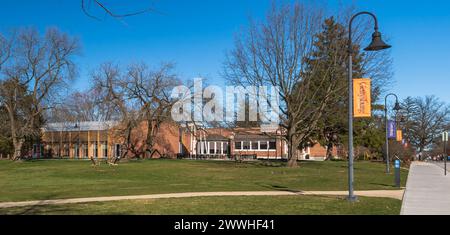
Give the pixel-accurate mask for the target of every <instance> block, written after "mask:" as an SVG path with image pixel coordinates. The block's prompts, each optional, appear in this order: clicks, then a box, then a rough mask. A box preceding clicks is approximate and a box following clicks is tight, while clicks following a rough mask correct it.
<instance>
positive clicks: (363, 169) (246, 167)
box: [0, 160, 406, 202]
mask: <svg viewBox="0 0 450 235" xmlns="http://www.w3.org/2000/svg"><path fill="white" fill-rule="evenodd" d="M384 167H385V166H384V165H383V164H379V163H370V162H356V163H355V189H356V190H377V189H388V190H389V189H396V188H394V187H393V183H394V177H393V175H386V174H385V173H384V172H385V170H384ZM402 174H403V177H402V179H403V183H402V184H403V185H405V180H406V171H403V172H402ZM271 190H295V191H302V190H330V191H332V190H347V163H346V162H304V163H301V166H300V167H299V168H295V169H290V168H286V167H284V164H283V163H263V162H255V163H234V162H206V161H187V160H148V161H133V162H127V163H122V164H121V165H119V166H117V167H110V166H107V165H102V166H100V167H97V168H94V167H92V166H91V164H90V162H88V161H69V160H49V161H36V162H10V161H0V202H9V201H26V200H46V199H65V198H79V197H95V196H125V195H143V194H157V193H177V192H213V191H271Z"/></svg>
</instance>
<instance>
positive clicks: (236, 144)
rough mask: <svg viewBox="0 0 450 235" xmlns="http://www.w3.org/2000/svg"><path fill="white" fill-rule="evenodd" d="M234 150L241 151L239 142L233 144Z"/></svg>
mask: <svg viewBox="0 0 450 235" xmlns="http://www.w3.org/2000/svg"><path fill="white" fill-rule="evenodd" d="M234 148H235V149H236V150H241V149H242V142H241V141H236V142H234Z"/></svg>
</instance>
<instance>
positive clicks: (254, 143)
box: [252, 141, 259, 150]
mask: <svg viewBox="0 0 450 235" xmlns="http://www.w3.org/2000/svg"><path fill="white" fill-rule="evenodd" d="M252 150H259V146H258V141H252Z"/></svg>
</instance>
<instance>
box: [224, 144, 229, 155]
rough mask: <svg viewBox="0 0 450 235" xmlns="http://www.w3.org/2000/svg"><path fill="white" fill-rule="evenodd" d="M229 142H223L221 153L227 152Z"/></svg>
mask: <svg viewBox="0 0 450 235" xmlns="http://www.w3.org/2000/svg"><path fill="white" fill-rule="evenodd" d="M228 149H229V144H228V143H223V154H228V153H229V152H228Z"/></svg>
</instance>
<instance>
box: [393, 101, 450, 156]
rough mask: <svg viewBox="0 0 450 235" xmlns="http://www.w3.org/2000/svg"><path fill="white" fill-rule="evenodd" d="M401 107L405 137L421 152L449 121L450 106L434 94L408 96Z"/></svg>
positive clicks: (431, 142)
mask: <svg viewBox="0 0 450 235" xmlns="http://www.w3.org/2000/svg"><path fill="white" fill-rule="evenodd" d="M402 107H403V110H402V112H401V115H402V116H403V118H404V119H405V120H404V121H405V123H404V129H405V135H406V138H407V140H408V141H409V142H410V143H411V144H412V145H413V146H414V147H416V148H417V149H418V150H419V152H420V153H423V152H424V151H425V150H426V148H428V147H430V146H431V145H432V144H433V142H434V140H435V139H436V138H437V137H438V136H439V135H440V134H441V133H442V132H443V131H444V130H445V129H446V125H448V123H449V121H450V106H449V105H447V104H445V103H444V102H441V101H440V100H439V99H438V98H436V97H435V96H427V97H425V98H421V97H417V98H412V97H408V98H407V99H405V100H404V101H403V105H402Z"/></svg>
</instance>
